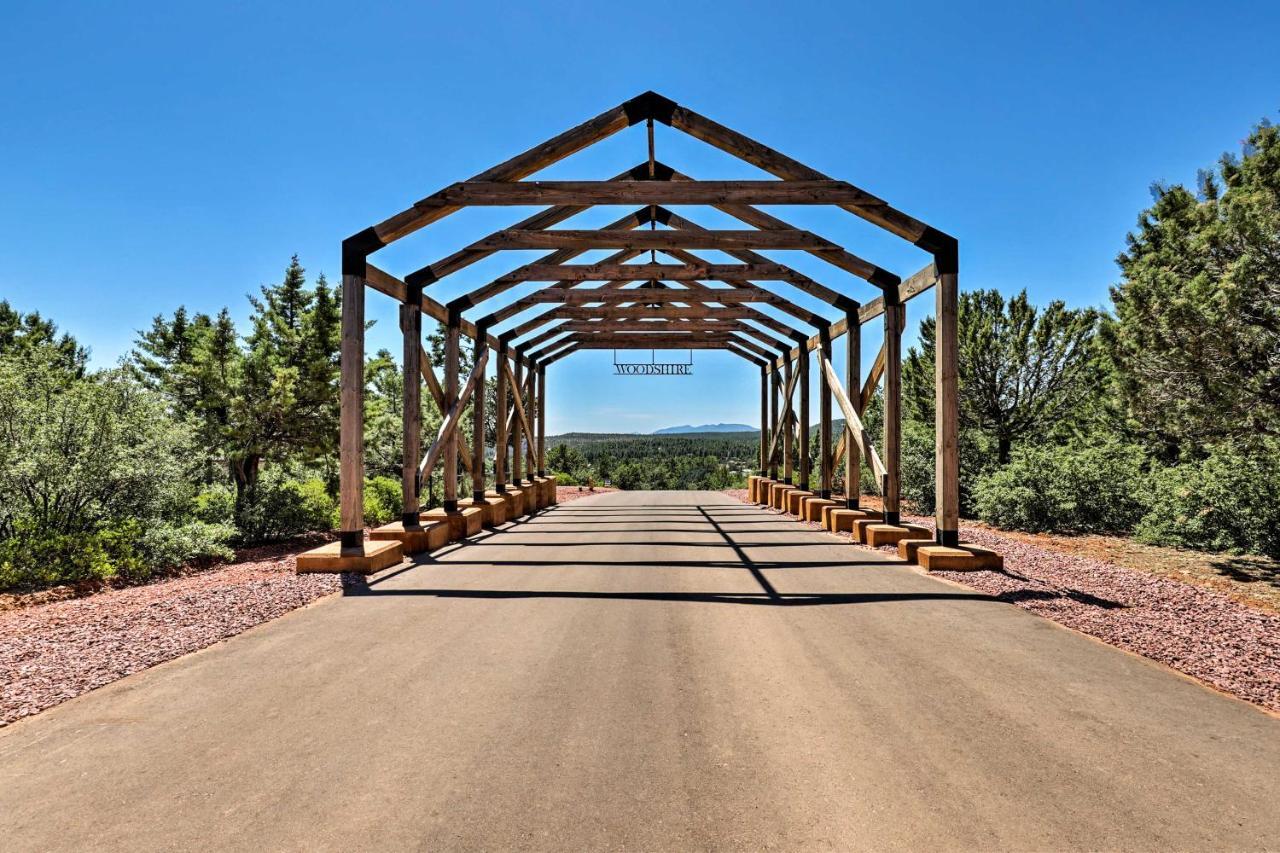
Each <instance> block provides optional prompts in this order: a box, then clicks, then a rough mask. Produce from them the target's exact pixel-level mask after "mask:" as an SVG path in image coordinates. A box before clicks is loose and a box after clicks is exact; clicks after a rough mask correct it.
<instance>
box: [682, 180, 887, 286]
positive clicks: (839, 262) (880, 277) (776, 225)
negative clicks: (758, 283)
mask: <svg viewBox="0 0 1280 853" xmlns="http://www.w3.org/2000/svg"><path fill="white" fill-rule="evenodd" d="M670 180H673V181H692V180H694V179H693V178H691V177H689V176H688V175H685V174H682V173H680V172H673V173H672V174H671V177H670ZM712 207H714V208H715V209H716V210H718V211H720V212H721V213H727V214H728V215H729V216H732V217H733V218H734V219H737V220H738V221H739V222H744V223H746V224H747V225H752V226H754V227H756V228H760V229H762V230H770V231H787V230H795V226H794V225H791V224H790V223H788V222H785V221H784V220H782V219H779V218H778V217H776V216H772V215H770V214H768V213H765V212H764V211H763V210H760V209H759V208H756V207H752V206H751V205H748V204H713V205H712ZM673 227H674V225H673ZM811 254H812V255H813V256H814V257H817V258H819V259H821V260H824V261H826V262H827V263H828V264H831V265H832V266H834V267H836V268H837V269H841V270H844V271H845V272H848V273H852V274H853V275H856V276H857V277H858V278H860V279H863V280H864V281H867V282H870V283H871V284H874V285H876V286H877V287H880V288H889V287H894V286H896V285H897V283H898V277H897V276H896V275H894V274H893V273H891V272H889V271H888V270H886V269H884V268H883V267H879V266H877V265H875V264H873V263H871V262H870V261H867V260H864V259H862V258H860V257H858V256H857V255H855V254H853V253H851V252H848V251H845V250H844V249H834V250H830V251H813V252H811ZM738 260H745V258H739V259H738Z"/></svg>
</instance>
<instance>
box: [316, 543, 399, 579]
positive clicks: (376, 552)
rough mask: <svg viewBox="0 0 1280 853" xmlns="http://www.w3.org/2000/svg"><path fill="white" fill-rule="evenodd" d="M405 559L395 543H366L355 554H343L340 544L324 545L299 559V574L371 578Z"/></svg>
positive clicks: (354, 550)
mask: <svg viewBox="0 0 1280 853" xmlns="http://www.w3.org/2000/svg"><path fill="white" fill-rule="evenodd" d="M403 559H404V548H403V546H401V544H400V543H399V542H397V541H395V540H384V541H378V542H365V543H364V545H363V547H362V548H360V549H359V551H357V550H356V549H354V548H351V549H348V550H346V551H343V548H342V543H340V542H326V543H325V544H323V545H321V546H320V547H319V548H312V549H311V550H310V551H304V552H303V553H301V554H299V555H298V565H297V572H298V574H306V573H310V572H355V573H356V574H361V575H371V574H373V573H374V572H380V571H382V570H383V569H389V568H391V567H392V566H394V565H396V564H397V563H399V562H400V561H401V560H403Z"/></svg>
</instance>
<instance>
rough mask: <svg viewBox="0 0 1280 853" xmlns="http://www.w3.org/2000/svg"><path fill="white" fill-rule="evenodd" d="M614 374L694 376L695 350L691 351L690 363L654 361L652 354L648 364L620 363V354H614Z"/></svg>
mask: <svg viewBox="0 0 1280 853" xmlns="http://www.w3.org/2000/svg"><path fill="white" fill-rule="evenodd" d="M613 372H614V375H616V376H692V375H693V350H690V351H689V360H688V361H674V362H672V361H654V360H653V356H652V353H651V354H650V360H649V361H648V362H643V361H641V362H629V361H618V352H617V350H614V353H613Z"/></svg>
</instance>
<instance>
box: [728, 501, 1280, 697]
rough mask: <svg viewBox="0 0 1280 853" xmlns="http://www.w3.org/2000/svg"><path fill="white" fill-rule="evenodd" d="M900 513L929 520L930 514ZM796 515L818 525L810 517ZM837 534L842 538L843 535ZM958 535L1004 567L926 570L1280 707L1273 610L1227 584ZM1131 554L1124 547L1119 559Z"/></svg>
mask: <svg viewBox="0 0 1280 853" xmlns="http://www.w3.org/2000/svg"><path fill="white" fill-rule="evenodd" d="M726 494H729V495H731V496H732V497H734V498H736V499H738V500H740V501H742V502H743V503H748V501H747V493H746V491H745V490H742V489H731V490H727V491H726ZM769 511H771V512H776V510H769ZM904 518H905V519H906V520H908V521H911V522H912V523H915V524H921V525H924V526H926V527H929V528H932V527H933V519H932V518H926V517H923V516H908V515H904ZM796 523H798V524H805V525H807V526H809V527H813V528H818V529H821V527H820V525H816V524H811V523H809V522H796ZM828 535H833V534H828ZM839 536H840V538H841V539H844V540H846V541H848V540H849V537H848V536H847V535H845V534H839ZM960 538H961V539H962V540H963V541H966V542H971V543H973V544H975V545H981V546H984V547H987V548H991V549H994V550H996V551H999V552H1000V553H1001V554H1002V555H1003V556H1004V565H1005V569H1004V571H1003V572H992V571H980V572H932V573H931V575H932V576H935V577H942V578H946V579H948V580H951V581H954V582H955V583H958V584H962V585H964V586H967V587H969V588H971V589H975V590H977V591H979V592H985V593H988V594H991V595H995V596H998V597H999V598H1000V599H1001V600H1003V601H1007V602H1009V603H1011V604H1015V605H1017V606H1018V607H1021V608H1023V609H1025V610H1030V611H1031V612H1033V613H1036V614H1038V615H1040V616H1043V617H1045V618H1046V619H1051V620H1053V621H1054V622H1057V623H1058V624H1060V625H1065V626H1067V627H1069V628H1073V629H1075V630H1077V631H1080V632H1081V633H1084V634H1088V635H1090V636H1092V637H1096V638H1097V639H1099V640H1102V641H1104V642H1106V643H1109V644H1111V645H1113V646H1117V647H1119V648H1122V649H1126V650H1128V651H1131V652H1135V653H1137V654H1140V655H1142V656H1144V657H1147V658H1150V659H1151V660H1155V661H1159V662H1160V663H1163V664H1165V665H1167V666H1169V667H1172V668H1173V669H1175V670H1177V671H1179V672H1181V673H1183V674H1184V675H1189V676H1191V677H1192V678H1195V679H1197V680H1199V681H1201V682H1203V683H1205V684H1207V685H1209V686H1210V687H1213V688H1215V689H1217V690H1221V691H1222V692H1224V693H1228V694H1230V695H1232V696H1235V697H1237V698H1240V699H1244V700H1245V701H1248V702H1253V703H1255V704H1257V705H1259V706H1261V707H1263V708H1266V709H1267V710H1269V711H1272V712H1278V713H1280V613H1277V612H1275V611H1273V610H1271V609H1269V608H1268V607H1267V606H1266V605H1265V603H1264V604H1263V605H1262V606H1250V605H1249V604H1246V603H1244V602H1242V601H1241V600H1239V598H1237V597H1235V596H1233V595H1230V594H1228V593H1227V592H1224V591H1219V590H1216V589H1209V588H1206V587H1204V586H1200V585H1196V584H1193V583H1187V582H1183V581H1182V580H1180V579H1175V577H1173V576H1168V575H1166V574H1164V573H1163V572H1159V573H1153V572H1152V571H1144V570H1141V569H1138V568H1134V567H1132V566H1131V565H1124V564H1122V563H1120V562H1112V561H1110V560H1107V559H1101V558H1100V557H1099V556H1083V555H1081V554H1080V553H1070V552H1068V551H1066V550H1058V549H1056V548H1052V547H1048V546H1047V545H1046V544H1044V540H1046V539H1047V537H1031V536H1027V535H1022V534H1013V535H1010V534H1005V533H1004V532H1003V531H1001V532H997V531H994V530H992V529H991V528H988V527H984V526H975V525H970V524H962V525H961V527H960ZM1100 538H1102V537H1094V539H1100ZM1108 538H1113V537H1108ZM1037 540H1039V541H1037ZM851 544H854V543H851ZM854 547H856V548H864V546H862V545H857V544H854ZM1091 547H1093V548H1094V553H1099V554H1102V553H1106V552H1105V551H1098V550H1097V543H1096V542H1094V543H1092V545H1091ZM864 550H866V549H865V548H864ZM881 550H886V551H889V550H893V549H891V548H883V549H881ZM1153 550H1170V549H1153ZM1131 559H1132V554H1128V556H1127V557H1126V562H1127V561H1128V560H1131Z"/></svg>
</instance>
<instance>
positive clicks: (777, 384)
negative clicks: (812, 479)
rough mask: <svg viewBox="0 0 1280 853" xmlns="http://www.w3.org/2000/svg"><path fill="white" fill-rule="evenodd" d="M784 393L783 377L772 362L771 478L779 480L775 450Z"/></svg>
mask: <svg viewBox="0 0 1280 853" xmlns="http://www.w3.org/2000/svg"><path fill="white" fill-rule="evenodd" d="M781 391H782V375H781V374H780V373H779V372H778V368H777V367H776V366H775V365H774V364H773V362H772V361H771V362H770V363H769V448H768V453H767V456H768V459H769V477H770V479H773V480H776V479H778V456H777V454H776V453H775V452H774V448H775V447H777V446H778V396H779V394H780V393H781Z"/></svg>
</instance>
